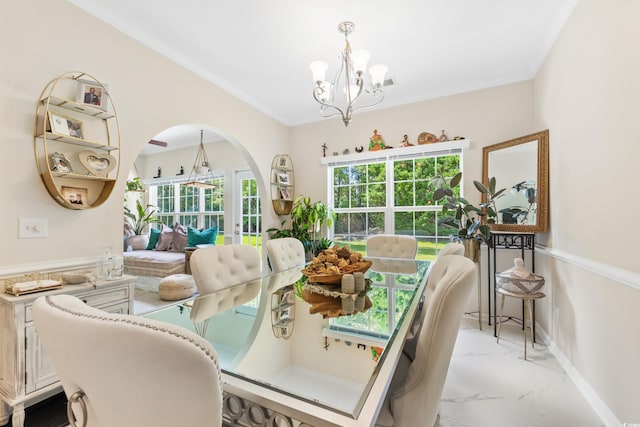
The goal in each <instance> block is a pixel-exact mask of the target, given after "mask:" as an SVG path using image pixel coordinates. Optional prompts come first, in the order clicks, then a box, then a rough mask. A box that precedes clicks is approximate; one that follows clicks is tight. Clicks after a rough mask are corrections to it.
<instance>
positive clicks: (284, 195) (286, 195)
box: [280, 188, 292, 200]
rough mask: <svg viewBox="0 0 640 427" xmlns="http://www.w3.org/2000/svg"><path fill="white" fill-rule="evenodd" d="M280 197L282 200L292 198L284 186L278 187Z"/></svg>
mask: <svg viewBox="0 0 640 427" xmlns="http://www.w3.org/2000/svg"><path fill="white" fill-rule="evenodd" d="M280 198H281V199H282V200H292V199H291V194H290V193H289V190H287V189H286V188H280Z"/></svg>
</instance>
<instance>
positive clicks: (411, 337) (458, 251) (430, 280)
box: [403, 242, 464, 360]
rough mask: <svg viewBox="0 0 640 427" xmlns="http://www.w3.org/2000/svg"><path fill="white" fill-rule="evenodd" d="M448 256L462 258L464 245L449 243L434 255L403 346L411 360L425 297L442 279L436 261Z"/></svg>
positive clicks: (422, 315) (442, 268) (420, 324)
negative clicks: (416, 310) (422, 293)
mask: <svg viewBox="0 0 640 427" xmlns="http://www.w3.org/2000/svg"><path fill="white" fill-rule="evenodd" d="M450 255H459V256H464V245H463V244H462V243H458V242H451V243H447V244H446V245H444V246H443V247H442V248H440V250H439V251H438V254H437V255H436V260H435V262H434V265H433V266H432V267H431V271H429V275H428V276H427V286H426V287H425V291H424V292H425V294H424V295H423V296H422V300H421V301H420V306H419V308H418V312H417V313H416V316H415V318H414V319H413V324H412V325H411V329H410V330H409V334H408V335H407V338H406V340H405V344H404V349H403V351H404V353H405V354H406V355H407V356H408V357H409V358H410V359H411V360H413V358H414V357H415V354H416V345H417V344H418V335H419V334H420V328H421V327H422V322H423V320H424V314H425V312H426V310H425V307H424V303H425V300H426V297H427V295H429V294H431V293H433V289H434V286H435V284H436V283H438V281H439V280H440V279H441V278H442V275H443V274H444V271H446V269H445V268H444V267H441V266H439V265H438V261H439V260H442V259H444V257H446V256H450Z"/></svg>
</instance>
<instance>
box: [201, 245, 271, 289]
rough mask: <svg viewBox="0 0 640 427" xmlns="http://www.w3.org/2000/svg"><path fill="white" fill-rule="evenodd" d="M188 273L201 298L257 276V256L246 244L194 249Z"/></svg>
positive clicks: (258, 271) (258, 265)
mask: <svg viewBox="0 0 640 427" xmlns="http://www.w3.org/2000/svg"><path fill="white" fill-rule="evenodd" d="M191 274H192V275H193V280H194V281H195V282H196V288H198V292H199V293H200V295H207V294H210V293H211V292H215V291H219V290H221V289H224V288H227V287H229V286H233V285H236V284H239V283H243V282H247V281H249V280H253V279H257V278H259V277H260V253H259V252H258V250H257V249H256V248H254V247H253V246H249V245H239V244H234V245H221V246H211V247H208V248H202V249H198V250H196V251H195V252H194V253H193V255H191Z"/></svg>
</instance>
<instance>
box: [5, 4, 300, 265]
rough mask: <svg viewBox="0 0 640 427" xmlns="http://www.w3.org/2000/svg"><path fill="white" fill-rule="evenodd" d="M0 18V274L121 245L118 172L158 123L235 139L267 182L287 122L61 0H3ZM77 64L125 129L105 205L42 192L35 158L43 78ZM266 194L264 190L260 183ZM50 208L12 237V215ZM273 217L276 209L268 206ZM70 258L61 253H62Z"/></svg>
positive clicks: (34, 214) (272, 221) (271, 220)
mask: <svg viewBox="0 0 640 427" xmlns="http://www.w3.org/2000/svg"><path fill="white" fill-rule="evenodd" d="M0 19H1V20H2V21H1V22H0V40H2V44H1V45H0V57H2V58H3V60H2V67H0V129H2V133H1V135H0V147H1V149H2V156H3V158H4V160H5V163H6V165H5V167H4V168H2V171H1V172H0V174H1V175H2V179H1V180H0V199H1V200H5V203H3V206H2V218H3V219H4V221H3V222H4V223H5V224H6V226H7V232H6V233H5V235H4V237H3V239H2V243H1V246H0V259H1V260H2V261H1V264H2V265H1V266H0V275H2V274H11V273H13V272H15V271H22V270H26V271H29V270H30V269H31V268H33V267H32V266H33V265H36V264H37V265H41V264H42V263H48V262H51V263H55V262H60V261H63V260H75V261H78V260H85V259H90V258H92V257H96V256H97V255H98V253H99V247H100V246H102V245H105V244H109V245H112V246H113V247H114V249H116V250H117V248H120V247H121V245H122V243H121V233H122V202H123V194H124V182H125V181H126V178H127V172H128V171H129V169H130V168H131V165H132V164H133V162H134V160H135V159H136V157H137V155H138V152H139V151H140V150H141V149H142V147H143V146H144V144H146V142H147V141H148V140H149V139H151V138H152V137H153V136H154V135H155V134H157V133H158V132H160V131H161V130H163V129H166V128H168V127H171V126H173V125H176V124H182V123H195V124H201V125H203V126H207V127H209V128H211V129H212V130H215V131H218V133H220V134H221V135H222V136H223V137H225V138H226V139H227V140H228V141H230V142H231V143H233V144H235V145H236V146H237V147H239V148H240V149H241V150H242V151H243V152H244V153H245V154H246V155H247V157H248V164H249V165H250V166H252V167H254V168H257V171H258V176H257V178H258V182H259V183H260V185H261V189H262V190H263V191H264V190H265V189H268V187H267V186H266V183H267V182H268V178H269V169H270V166H271V160H272V158H273V155H274V154H275V153H279V152H286V151H287V146H288V138H289V131H288V128H287V127H285V126H283V125H281V124H280V123H278V122H276V121H275V120H273V119H271V118H269V117H267V116H265V115H264V114H262V113H261V112H259V111H257V110H256V109H254V108H252V107H249V106H248V105H246V104H244V103H243V102H241V101H239V100H238V99H237V98H234V97H232V96H230V95H229V94H228V93H226V92H224V91H222V90H220V89H219V88H217V87H215V86H213V85H211V84H210V83H207V82H206V81H204V80H203V79H201V78H199V77H197V76H195V75H194V74H193V73H191V72H188V71H187V70H185V69H184V68H182V67H180V66H179V65H177V64H175V63H173V62H171V61H169V60H167V59H165V58H163V57H161V56H160V55H158V54H157V53H155V52H154V51H152V50H150V49H148V48H145V47H143V46H142V45H140V44H138V43H136V42H134V41H133V40H131V39H130V38H128V37H127V36H125V35H123V34H121V33H119V32H117V31H116V30H114V29H112V28H111V27H109V26H107V25H106V24H104V23H103V22H101V21H99V20H97V19H95V18H94V17H92V16H90V15H88V14H86V13H84V12H83V11H81V10H80V9H78V8H76V7H75V6H73V5H71V4H69V3H68V2H66V1H63V0H55V1H46V0H29V1H24V2H9V3H7V4H6V5H4V9H3V13H2V18H0ZM71 70H82V71H85V72H88V73H89V74H92V75H94V76H95V77H97V78H98V79H99V80H101V81H103V82H105V83H107V84H109V89H110V94H111V96H112V99H113V101H114V104H115V106H116V109H117V112H118V116H119V121H120V129H121V155H120V162H121V164H120V169H121V174H120V178H119V181H118V183H117V185H116V189H115V190H114V192H113V193H112V195H111V197H110V198H109V200H108V201H107V202H105V203H104V204H103V205H102V206H100V207H97V208H94V209H90V210H85V211H73V210H68V209H65V208H63V207H61V206H60V205H58V204H57V203H56V202H54V201H53V199H52V198H51V197H50V196H49V195H48V193H47V192H46V190H45V188H44V185H43V184H42V182H41V180H40V178H39V176H38V174H37V171H36V167H35V160H34V154H33V117H34V113H35V109H36V102H37V100H38V97H39V96H40V93H41V91H42V89H43V88H44V87H45V85H46V84H47V83H48V82H49V81H50V80H52V79H53V78H55V77H57V76H58V75H60V74H62V73H64V72H67V71H71ZM265 194H266V193H265ZM20 217H27V218H46V219H47V220H48V226H49V237H48V238H45V239H18V238H17V235H18V233H17V229H18V218H20ZM265 217H266V221H267V223H268V224H269V225H277V224H278V223H279V221H278V218H277V217H276V216H275V215H274V214H273V212H272V211H271V210H265ZM65 262H66V261H65Z"/></svg>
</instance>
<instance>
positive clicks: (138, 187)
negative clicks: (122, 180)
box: [127, 176, 144, 192]
mask: <svg viewBox="0 0 640 427" xmlns="http://www.w3.org/2000/svg"><path fill="white" fill-rule="evenodd" d="M127 191H137V192H143V191H144V188H142V183H141V182H140V177H139V176H136V177H135V178H132V179H130V180H128V181H127Z"/></svg>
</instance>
